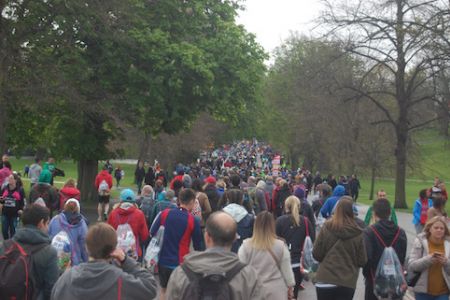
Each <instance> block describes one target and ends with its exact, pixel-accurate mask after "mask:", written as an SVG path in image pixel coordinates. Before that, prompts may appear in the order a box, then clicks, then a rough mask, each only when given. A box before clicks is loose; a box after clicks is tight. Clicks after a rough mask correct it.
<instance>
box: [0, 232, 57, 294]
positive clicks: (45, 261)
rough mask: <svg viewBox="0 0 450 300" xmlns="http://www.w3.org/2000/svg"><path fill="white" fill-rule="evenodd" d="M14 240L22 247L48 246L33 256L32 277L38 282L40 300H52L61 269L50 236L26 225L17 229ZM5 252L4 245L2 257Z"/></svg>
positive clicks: (1, 250)
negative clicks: (54, 286)
mask: <svg viewBox="0 0 450 300" xmlns="http://www.w3.org/2000/svg"><path fill="white" fill-rule="evenodd" d="M13 240H14V241H16V242H18V243H19V244H20V245H40V244H47V246H45V247H44V248H42V249H41V250H39V251H37V252H35V253H34V254H33V257H32V261H33V263H34V269H33V271H34V273H33V274H32V276H33V277H34V279H35V280H36V282H37V288H38V289H40V292H39V297H38V299H43V300H48V299H50V294H51V292H52V288H53V285H54V284H55V282H56V281H57V280H58V275H59V269H58V265H57V264H56V261H57V257H56V250H55V248H53V247H52V246H51V245H50V238H49V236H48V235H47V234H46V233H44V232H42V231H41V230H40V229H38V228H37V227H36V226H32V225H25V227H23V228H19V229H17V231H16V234H15V235H14V237H13ZM4 250H5V249H3V245H0V255H2V254H3V253H4Z"/></svg>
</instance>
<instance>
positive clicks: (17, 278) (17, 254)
mask: <svg viewBox="0 0 450 300" xmlns="http://www.w3.org/2000/svg"><path fill="white" fill-rule="evenodd" d="M46 246H48V244H46V243H42V244H38V245H23V246H21V245H20V244H19V243H17V242H15V241H13V240H7V241H4V243H3V247H4V249H5V252H4V254H3V255H2V256H0V299H17V300H19V299H25V300H34V299H37V298H38V294H39V289H38V284H37V280H36V278H34V276H33V274H34V272H33V270H34V264H33V260H32V256H33V254H34V253H37V252H39V251H40V250H42V249H43V248H45V247H46ZM30 275H31V276H30Z"/></svg>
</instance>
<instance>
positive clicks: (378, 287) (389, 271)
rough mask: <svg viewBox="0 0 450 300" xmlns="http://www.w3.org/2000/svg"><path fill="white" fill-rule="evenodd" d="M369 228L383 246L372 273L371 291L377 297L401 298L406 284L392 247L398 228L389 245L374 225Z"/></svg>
mask: <svg viewBox="0 0 450 300" xmlns="http://www.w3.org/2000/svg"><path fill="white" fill-rule="evenodd" d="M371 229H372V231H373V232H374V234H375V236H376V237H377V238H378V240H379V241H380V243H381V244H382V245H383V246H384V250H383V253H382V254H381V258H380V260H379V261H378V265H377V270H376V272H375V275H373V293H374V294H375V296H377V297H378V298H383V299H401V298H402V297H403V295H404V294H405V293H406V290H407V289H408V286H407V284H406V280H405V276H404V274H403V268H402V265H401V263H400V260H399V259H398V256H397V253H396V252H395V250H394V248H393V247H392V246H393V245H394V244H395V242H396V241H397V239H398V236H399V234H400V228H399V229H398V230H397V233H396V235H395V237H394V239H393V240H392V243H391V245H390V246H389V247H388V246H387V245H386V244H385V243H384V241H383V239H382V238H381V236H380V234H379V233H378V231H377V230H376V229H375V227H374V226H371Z"/></svg>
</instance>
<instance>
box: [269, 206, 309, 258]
mask: <svg viewBox="0 0 450 300" xmlns="http://www.w3.org/2000/svg"><path fill="white" fill-rule="evenodd" d="M306 221H307V222H308V230H309V236H310V237H311V240H312V241H313V242H314V239H315V237H316V232H315V228H314V226H313V225H312V224H311V222H310V221H309V220H308V218H306ZM275 230H276V233H277V236H278V237H280V238H282V239H284V240H285V241H286V244H287V246H288V249H289V252H290V253H291V263H292V264H298V263H299V262H300V256H301V251H302V248H303V243H304V241H305V238H306V225H305V218H304V217H300V225H299V226H294V220H293V218H292V216H291V215H290V214H287V215H284V216H281V217H279V218H278V219H277V222H276V226H275Z"/></svg>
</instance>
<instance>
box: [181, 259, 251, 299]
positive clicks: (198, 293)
mask: <svg viewBox="0 0 450 300" xmlns="http://www.w3.org/2000/svg"><path fill="white" fill-rule="evenodd" d="M245 266H246V265H245V264H243V263H241V262H239V263H238V264H237V265H236V266H234V267H233V268H231V269H230V270H229V271H228V272H226V273H225V272H224V273H220V272H214V271H212V272H210V273H205V274H201V273H196V272H194V271H192V270H191V269H189V267H187V266H186V264H182V265H181V268H182V269H183V271H184V273H186V276H187V277H188V279H189V285H188V287H187V288H186V292H185V293H184V294H183V295H182V297H181V299H182V300H231V299H233V296H232V291H231V288H230V285H229V283H230V281H231V279H233V277H234V276H235V275H236V274H237V273H239V272H240V271H241V270H242V268H244V267H245Z"/></svg>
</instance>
